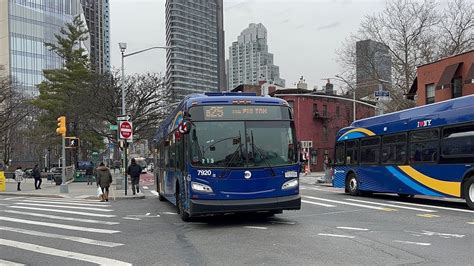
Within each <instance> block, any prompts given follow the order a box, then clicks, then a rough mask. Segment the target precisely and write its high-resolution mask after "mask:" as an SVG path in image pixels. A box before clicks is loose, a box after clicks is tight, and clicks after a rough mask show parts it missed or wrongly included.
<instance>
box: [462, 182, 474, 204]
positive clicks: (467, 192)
mask: <svg viewBox="0 0 474 266" xmlns="http://www.w3.org/2000/svg"><path fill="white" fill-rule="evenodd" d="M463 191H464V199H465V200H466V203H467V206H469V208H470V209H473V210H474V176H471V177H469V178H468V179H467V180H466V181H465V182H464V189H463Z"/></svg>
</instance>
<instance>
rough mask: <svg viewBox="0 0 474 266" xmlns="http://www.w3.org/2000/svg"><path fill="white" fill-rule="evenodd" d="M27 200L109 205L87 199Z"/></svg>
mask: <svg viewBox="0 0 474 266" xmlns="http://www.w3.org/2000/svg"><path fill="white" fill-rule="evenodd" d="M87 196H90V195H87ZM26 199H29V200H35V201H45V202H50V201H55V202H56V201H57V202H71V203H90V204H96V205H109V204H110V203H108V202H100V201H98V200H87V199H73V198H45V197H28V198H26Z"/></svg>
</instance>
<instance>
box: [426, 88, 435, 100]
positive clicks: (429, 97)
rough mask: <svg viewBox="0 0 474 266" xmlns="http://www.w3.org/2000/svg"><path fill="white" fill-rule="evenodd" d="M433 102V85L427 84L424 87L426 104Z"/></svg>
mask: <svg viewBox="0 0 474 266" xmlns="http://www.w3.org/2000/svg"><path fill="white" fill-rule="evenodd" d="M434 102H435V85H434V84H428V85H426V104H430V103H434Z"/></svg>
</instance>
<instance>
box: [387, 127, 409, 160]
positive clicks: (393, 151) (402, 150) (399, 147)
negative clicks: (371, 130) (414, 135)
mask: <svg viewBox="0 0 474 266" xmlns="http://www.w3.org/2000/svg"><path fill="white" fill-rule="evenodd" d="M406 141H407V136H406V134H405V133H403V134H396V135H386V136H383V137H382V164H405V163H406V157H407V152H406V150H407V147H406V146H407V144H406Z"/></svg>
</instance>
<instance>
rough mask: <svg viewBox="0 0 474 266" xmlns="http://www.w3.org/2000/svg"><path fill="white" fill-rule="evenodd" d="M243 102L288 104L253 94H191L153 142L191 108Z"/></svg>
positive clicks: (169, 118) (168, 118)
mask: <svg viewBox="0 0 474 266" xmlns="http://www.w3.org/2000/svg"><path fill="white" fill-rule="evenodd" d="M236 100H237V101H245V102H246V104H252V105H287V104H288V103H287V102H286V101H285V100H283V99H280V98H273V97H270V96H256V94H255V93H244V92H207V93H204V94H191V95H188V96H186V97H185V98H184V99H183V100H182V101H181V102H180V103H179V104H178V106H177V107H176V108H175V109H174V110H173V111H172V112H171V113H170V115H169V116H168V117H167V118H166V119H165V120H164V121H163V122H162V123H161V125H160V126H159V127H158V129H157V131H156V134H155V138H154V140H155V141H159V140H160V139H162V138H164V137H165V136H167V135H168V134H169V133H170V132H171V131H173V130H174V129H175V128H176V127H177V125H178V123H179V122H180V121H181V120H182V118H183V114H184V112H187V111H188V110H189V108H191V107H193V106H203V105H231V104H235V103H234V101H236Z"/></svg>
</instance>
